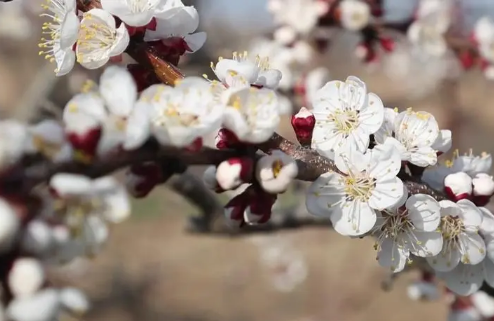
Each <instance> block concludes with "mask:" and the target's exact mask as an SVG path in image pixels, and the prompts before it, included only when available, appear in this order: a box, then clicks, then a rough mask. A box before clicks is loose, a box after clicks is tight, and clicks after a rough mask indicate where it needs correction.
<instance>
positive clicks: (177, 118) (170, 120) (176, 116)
mask: <svg viewBox="0 0 494 321" xmlns="http://www.w3.org/2000/svg"><path fill="white" fill-rule="evenodd" d="M154 124H155V125H156V126H159V127H167V126H181V127H191V126H195V125H197V124H199V116H197V115H195V114H192V113H186V112H182V111H180V110H179V109H178V107H177V106H176V105H174V104H173V103H168V104H167V106H166V108H163V109H161V110H160V113H159V115H158V116H157V118H156V119H155V120H154Z"/></svg>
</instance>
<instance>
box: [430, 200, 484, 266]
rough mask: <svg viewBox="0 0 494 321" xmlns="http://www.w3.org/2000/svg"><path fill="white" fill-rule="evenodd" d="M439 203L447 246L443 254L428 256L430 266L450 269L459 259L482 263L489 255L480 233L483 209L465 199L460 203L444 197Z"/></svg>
mask: <svg viewBox="0 0 494 321" xmlns="http://www.w3.org/2000/svg"><path fill="white" fill-rule="evenodd" d="M439 204H440V205H441V225H440V229H441V233H442V235H443V239H444V245H443V249H442V251H441V253H439V254H438V255H437V256H434V257H431V258H427V261H428V262H429V264H430V265H431V267H432V268H433V269H434V270H436V271H440V272H448V271H451V270H453V269H454V268H455V267H456V266H457V265H458V264H459V263H460V262H462V263H463V264H466V265H476V264H479V263H480V262H482V261H483V260H484V258H485V256H486V247H485V243H484V240H483V239H482V237H481V236H480V235H479V234H478V231H479V228H480V225H481V224H482V220H483V215H482V212H481V211H480V210H479V209H478V208H477V207H476V206H475V205H474V204H473V203H472V202H470V201H469V200H465V199H463V200H460V201H458V202H457V203H453V202H451V201H447V200H444V201H440V202H439ZM460 270H461V269H460Z"/></svg>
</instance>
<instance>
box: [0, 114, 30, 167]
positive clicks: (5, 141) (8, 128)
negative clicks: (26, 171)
mask: <svg viewBox="0 0 494 321" xmlns="http://www.w3.org/2000/svg"><path fill="white" fill-rule="evenodd" d="M28 140H29V135H28V130H27V126H26V125H25V124H23V123H21V122H18V121H15V120H10V119H8V120H2V121H0V172H2V171H4V170H7V169H8V168H10V167H11V166H13V165H15V163H16V162H17V161H19V160H20V159H21V157H22V156H23V155H24V153H25V152H26V149H27V144H28Z"/></svg>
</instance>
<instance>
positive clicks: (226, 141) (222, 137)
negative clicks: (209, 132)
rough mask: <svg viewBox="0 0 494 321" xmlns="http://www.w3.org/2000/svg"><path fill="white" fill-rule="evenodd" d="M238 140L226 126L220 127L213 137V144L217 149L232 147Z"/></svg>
mask: <svg viewBox="0 0 494 321" xmlns="http://www.w3.org/2000/svg"><path fill="white" fill-rule="evenodd" d="M239 142H240V141H239V140H238V138H237V136H236V135H235V134H234V133H233V132H232V131H230V130H228V129H226V128H222V129H220V130H219V131H218V134H217V135H216V138H215V146H216V148H218V149H228V148H234V147H235V146H236V145H238V144H239Z"/></svg>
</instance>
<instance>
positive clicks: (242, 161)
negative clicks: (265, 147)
mask: <svg viewBox="0 0 494 321" xmlns="http://www.w3.org/2000/svg"><path fill="white" fill-rule="evenodd" d="M252 171H253V162H252V159H250V158H247V157H242V158H231V159H229V160H226V161H223V162H222V163H221V164H220V165H219V166H218V168H217V169H216V181H217V182H218V185H219V186H220V187H221V188H222V189H223V190H231V189H235V188H237V187H239V186H240V185H242V184H243V183H248V182H249V181H250V180H251V178H252Z"/></svg>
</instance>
